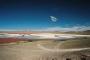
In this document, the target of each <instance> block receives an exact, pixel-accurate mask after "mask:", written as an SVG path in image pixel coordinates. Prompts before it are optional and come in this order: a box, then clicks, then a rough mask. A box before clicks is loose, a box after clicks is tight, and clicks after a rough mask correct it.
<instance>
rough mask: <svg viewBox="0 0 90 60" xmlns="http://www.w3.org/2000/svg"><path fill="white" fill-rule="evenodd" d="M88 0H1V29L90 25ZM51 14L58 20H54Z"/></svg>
mask: <svg viewBox="0 0 90 60" xmlns="http://www.w3.org/2000/svg"><path fill="white" fill-rule="evenodd" d="M89 3H90V2H88V1H86V0H76V1H75V0H68V1H67V0H52V1H50V0H49V1H48V0H43V1H42V0H30V1H28V0H13V1H12V0H0V29H40V28H48V27H72V26H77V25H79V26H90V4H89ZM50 16H55V17H56V18H57V19H58V20H57V21H56V22H53V21H52V20H51V19H50Z"/></svg>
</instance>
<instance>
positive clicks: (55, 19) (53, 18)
mask: <svg viewBox="0 0 90 60" xmlns="http://www.w3.org/2000/svg"><path fill="white" fill-rule="evenodd" d="M50 19H51V21H52V22H56V21H57V20H58V19H57V18H56V17H54V16H50Z"/></svg>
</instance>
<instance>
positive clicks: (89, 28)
mask: <svg viewBox="0 0 90 60" xmlns="http://www.w3.org/2000/svg"><path fill="white" fill-rule="evenodd" d="M85 30H90V26H73V27H48V28H44V29H37V30H35V31H62V32H67V31H85Z"/></svg>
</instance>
